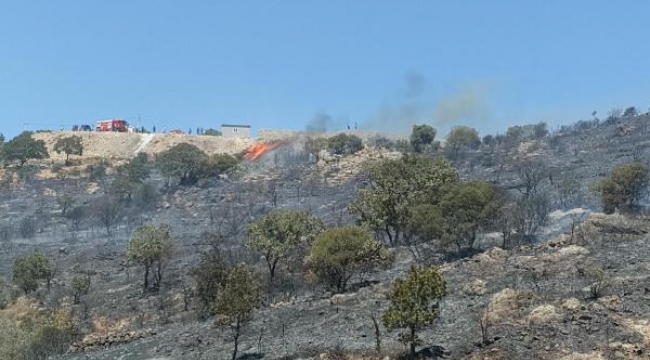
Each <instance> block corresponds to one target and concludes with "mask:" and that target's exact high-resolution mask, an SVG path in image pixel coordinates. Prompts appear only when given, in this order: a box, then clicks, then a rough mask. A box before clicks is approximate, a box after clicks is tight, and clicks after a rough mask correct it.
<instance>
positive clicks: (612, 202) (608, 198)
mask: <svg viewBox="0 0 650 360" xmlns="http://www.w3.org/2000/svg"><path fill="white" fill-rule="evenodd" d="M649 175H650V173H649V171H648V167H647V166H645V165H644V164H641V163H633V164H628V165H623V166H619V167H618V168H616V169H614V171H612V173H611V174H610V175H609V177H608V178H607V179H605V180H603V181H601V182H599V183H598V184H596V187H595V191H596V193H598V194H599V195H600V200H601V203H602V204H603V209H604V211H605V212H606V213H608V214H609V213H613V212H614V211H615V210H616V209H618V210H621V211H633V210H635V209H637V208H638V205H639V202H640V201H641V198H642V197H643V196H644V195H645V193H646V192H647V189H648V180H649Z"/></svg>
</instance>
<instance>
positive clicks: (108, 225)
mask: <svg viewBox="0 0 650 360" xmlns="http://www.w3.org/2000/svg"><path fill="white" fill-rule="evenodd" d="M93 210H94V214H95V218H96V219H97V220H98V221H99V223H100V224H102V225H103V226H104V228H105V229H106V235H108V236H111V234H112V230H113V227H114V226H115V225H117V223H118V221H119V220H120V218H121V217H122V206H120V203H119V202H117V201H115V199H113V198H111V197H110V196H103V197H102V198H99V199H98V200H97V201H96V202H95V203H94V209H93Z"/></svg>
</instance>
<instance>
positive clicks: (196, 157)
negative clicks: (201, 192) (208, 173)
mask: <svg viewBox="0 0 650 360" xmlns="http://www.w3.org/2000/svg"><path fill="white" fill-rule="evenodd" d="M207 160H208V155H206V153H204V152H203V151H202V150H201V149H199V148H198V147H196V146H194V145H190V144H187V143H180V144H178V145H175V146H173V147H172V148H170V149H168V150H165V151H163V152H161V153H159V154H158V155H157V156H156V166H157V167H158V169H159V170H160V172H161V173H163V175H165V176H167V177H168V178H177V179H178V180H179V183H180V184H181V185H193V184H195V183H196V182H197V181H198V180H199V175H200V173H201V170H202V169H203V168H204V164H205V162H206V161H207Z"/></svg>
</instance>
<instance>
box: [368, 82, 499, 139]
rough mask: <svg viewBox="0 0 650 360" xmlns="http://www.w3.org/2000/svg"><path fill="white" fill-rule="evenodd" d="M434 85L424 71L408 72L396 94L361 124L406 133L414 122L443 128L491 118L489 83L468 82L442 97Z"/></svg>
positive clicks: (370, 128) (371, 127) (372, 128)
mask: <svg viewBox="0 0 650 360" xmlns="http://www.w3.org/2000/svg"><path fill="white" fill-rule="evenodd" d="M433 88H434V86H433V84H432V83H431V82H429V81H428V80H427V79H426V77H424V76H423V75H422V74H419V73H415V72H411V73H408V74H407V75H406V76H405V77H404V83H403V84H402V86H401V87H400V89H399V91H398V92H397V94H396V96H394V97H393V98H392V99H390V100H389V101H386V102H385V103H384V104H383V105H382V106H381V107H380V108H379V109H378V110H377V111H376V112H375V113H374V114H372V115H371V116H370V117H369V118H368V119H367V120H366V121H364V122H363V124H362V126H361V127H362V128H363V129H368V130H375V131H388V132H401V133H404V134H407V133H410V131H411V129H412V127H413V125H415V124H429V125H431V126H433V127H435V128H438V130H440V128H447V127H449V126H451V125H454V124H458V123H461V122H466V121H477V120H479V121H484V120H487V119H489V118H490V116H491V109H490V106H489V101H488V94H489V91H488V88H487V86H485V85H482V84H479V83H476V84H467V85H465V86H462V87H461V88H460V89H459V90H458V91H457V92H455V93H452V94H448V95H445V96H442V97H439V96H438V97H436V96H434V94H433V93H432V92H433V91H432V89H433Z"/></svg>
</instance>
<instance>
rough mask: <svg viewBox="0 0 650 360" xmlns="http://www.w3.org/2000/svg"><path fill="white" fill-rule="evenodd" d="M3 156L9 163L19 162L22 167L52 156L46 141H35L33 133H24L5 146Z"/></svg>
mask: <svg viewBox="0 0 650 360" xmlns="http://www.w3.org/2000/svg"><path fill="white" fill-rule="evenodd" d="M2 154H3V158H4V159H5V160H7V161H18V164H19V165H20V167H22V166H23V165H25V163H27V161H28V160H30V159H45V158H48V157H49V156H50V155H49V154H48V152H47V148H46V147H45V141H43V140H36V139H34V138H33V137H32V132H31V131H24V132H23V133H22V134H20V135H18V136H16V137H15V138H13V139H11V141H9V142H8V143H6V144H4V146H3V147H2Z"/></svg>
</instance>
